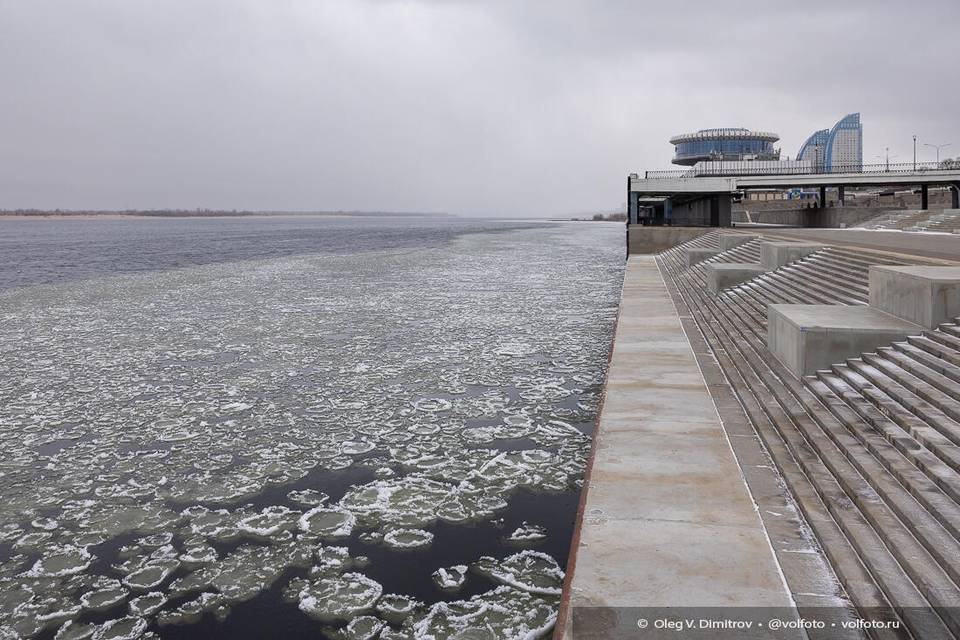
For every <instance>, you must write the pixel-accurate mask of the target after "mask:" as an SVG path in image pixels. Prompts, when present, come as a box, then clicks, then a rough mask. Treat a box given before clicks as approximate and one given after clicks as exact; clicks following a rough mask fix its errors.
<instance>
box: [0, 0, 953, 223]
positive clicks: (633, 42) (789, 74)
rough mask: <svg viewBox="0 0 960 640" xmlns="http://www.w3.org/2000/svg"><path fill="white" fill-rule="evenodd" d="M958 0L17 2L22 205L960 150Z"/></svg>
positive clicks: (527, 200) (10, 155)
mask: <svg viewBox="0 0 960 640" xmlns="http://www.w3.org/2000/svg"><path fill="white" fill-rule="evenodd" d="M957 25H960V2H958V1H957V0H939V1H927V0H914V2H902V1H891V0H863V1H858V0H843V2H838V1H820V0H807V1H804V2H789V3H788V2H776V1H772V0H764V1H762V2H707V1H693V0H686V1H676V0H674V1H672V2H665V1H659V2H645V1H641V0H592V1H588V0H584V1H582V2H574V1H566V0H552V1H539V0H504V1H502V2H500V1H486V0H419V1H416V0H330V1H327V0H302V1H300V0H256V1H254V0H99V1H90V0H0V208H14V207H49V208H54V207H60V208H73V209H77V208H104V209H119V208H161V207H182V208H195V207H209V208H225V209H233V208H238V209H365V210H407V211H448V212H454V213H459V214H464V215H483V214H493V215H549V214H560V213H570V212H588V211H594V210H612V209H616V208H618V207H620V206H621V204H622V202H623V201H624V195H623V191H624V185H625V178H626V175H627V174H628V173H629V172H631V171H642V170H644V169H655V168H669V166H670V159H671V156H672V149H673V148H672V147H671V146H670V144H669V143H668V138H669V137H670V136H671V135H673V134H676V133H681V132H687V131H695V130H697V129H702V128H707V127H722V126H743V127H749V128H755V129H762V130H769V131H774V132H777V133H779V134H780V136H781V142H780V143H779V144H781V145H782V147H783V153H784V155H790V156H794V155H795V154H796V152H797V150H798V149H799V147H800V145H801V143H802V142H803V141H804V139H805V138H806V136H807V135H808V134H809V133H810V132H812V131H813V130H815V129H818V128H826V127H829V126H831V125H832V124H833V123H834V122H835V121H836V120H837V119H839V118H840V117H841V116H843V115H844V114H846V113H849V112H853V111H860V112H861V113H862V119H863V123H864V160H865V162H875V161H879V160H877V158H876V156H878V155H880V154H883V153H884V148H885V147H886V146H889V147H890V153H891V154H893V155H895V156H896V158H895V160H894V161H900V160H902V161H911V160H912V139H911V136H912V134H917V135H918V136H919V139H920V145H921V146H920V147H919V151H918V155H919V156H920V159H921V160H928V159H933V157H934V153H935V152H934V150H933V149H931V148H930V147H926V146H923V143H924V142H929V143H945V142H951V143H953V145H952V146H951V147H947V148H946V149H944V154H945V155H951V156H956V155H960V82H958V79H960V38H958V37H957Z"/></svg>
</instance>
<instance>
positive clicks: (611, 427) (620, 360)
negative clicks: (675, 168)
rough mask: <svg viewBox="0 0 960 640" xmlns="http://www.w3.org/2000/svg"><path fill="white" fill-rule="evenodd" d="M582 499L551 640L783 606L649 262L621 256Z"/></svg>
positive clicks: (764, 541) (727, 450)
mask: <svg viewBox="0 0 960 640" xmlns="http://www.w3.org/2000/svg"><path fill="white" fill-rule="evenodd" d="M584 492H585V495H584V497H583V502H582V508H581V516H580V522H579V523H578V525H579V528H578V534H577V536H576V537H575V540H574V546H573V548H572V550H571V558H570V562H569V564H568V583H567V588H566V589H565V591H564V594H565V595H564V603H563V606H562V611H561V619H560V620H559V624H560V627H559V632H560V634H562V636H563V637H565V638H574V637H576V635H575V631H574V630H575V628H577V627H579V628H581V629H585V628H590V629H591V632H590V635H589V637H596V638H600V637H605V638H619V637H634V635H632V634H635V632H636V626H635V625H636V623H637V620H636V613H635V612H636V609H632V610H627V609H626V608H636V607H670V606H677V605H679V604H683V605H685V606H692V607H702V606H752V607H766V606H770V607H790V606H792V600H791V597H790V595H789V593H788V590H787V587H786V586H785V582H784V579H783V576H782V573H781V571H780V567H779V565H778V563H777V559H776V557H775V555H774V553H773V550H772V549H771V545H770V540H769V539H768V537H767V533H766V530H765V529H764V525H763V522H762V521H761V519H760V516H759V515H758V513H757V510H756V508H755V503H754V500H753V497H752V496H751V494H750V492H749V490H748V488H747V485H746V483H745V481H744V478H743V474H742V472H741V468H740V466H739V465H738V462H737V459H736V458H735V457H734V454H733V451H732V450H731V447H730V442H729V440H728V434H727V433H726V431H725V429H724V425H723V424H722V423H721V421H720V418H719V416H718V413H717V409H716V407H715V405H714V401H713V399H712V397H711V395H710V392H709V390H708V388H707V384H706V383H705V381H704V378H703V374H702V373H701V370H700V368H699V366H698V363H697V360H696V357H695V354H694V352H693V349H692V347H691V344H690V341H689V340H688V337H687V335H686V334H685V332H684V329H683V326H682V325H681V322H680V318H679V315H678V313H677V309H676V307H675V306H674V303H673V301H672V299H671V297H670V294H669V291H668V289H667V286H666V284H665V283H664V280H663V278H662V276H661V273H660V271H659V269H658V267H657V263H656V259H655V257H653V256H633V257H631V258H630V259H629V260H628V262H627V268H626V274H625V277H624V285H623V294H622V298H621V306H620V319H619V323H618V326H617V334H616V338H615V341H614V347H613V355H612V359H611V363H610V369H609V372H608V376H607V384H606V391H605V397H604V402H603V408H602V411H601V414H600V420H599V424H598V429H597V432H596V434H595V441H594V448H593V457H592V460H591V463H590V468H589V470H588V475H587V481H586V484H585V489H584ZM581 625H582V626H581ZM584 637H587V636H584Z"/></svg>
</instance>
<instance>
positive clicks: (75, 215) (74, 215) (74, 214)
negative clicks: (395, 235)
mask: <svg viewBox="0 0 960 640" xmlns="http://www.w3.org/2000/svg"><path fill="white" fill-rule="evenodd" d="M283 217H324V218H373V217H382V218H452V217H456V216H454V215H452V214H449V213H416V212H398V211H213V210H210V211H207V210H201V211H178V210H158V211H58V210H53V211H44V210H33V209H31V210H17V211H10V210H7V211H2V210H0V219H8V218H9V219H25V218H30V219H33V218H69V219H75V220H90V219H101V220H113V219H119V218H283Z"/></svg>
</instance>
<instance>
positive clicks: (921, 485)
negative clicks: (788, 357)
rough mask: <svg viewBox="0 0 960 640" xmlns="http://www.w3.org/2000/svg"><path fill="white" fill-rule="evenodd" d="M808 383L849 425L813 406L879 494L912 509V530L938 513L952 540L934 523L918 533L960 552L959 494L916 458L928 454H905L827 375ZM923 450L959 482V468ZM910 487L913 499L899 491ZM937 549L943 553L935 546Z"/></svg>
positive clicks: (907, 517) (950, 480) (908, 518)
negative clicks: (891, 482)
mask: <svg viewBox="0 0 960 640" xmlns="http://www.w3.org/2000/svg"><path fill="white" fill-rule="evenodd" d="M804 383H805V384H806V387H807V389H809V390H810V391H811V392H812V393H813V395H814V396H815V397H816V398H817V399H818V400H819V401H820V402H821V403H822V404H823V406H824V407H826V408H827V409H828V410H829V412H830V416H831V419H832V420H836V421H839V425H842V427H843V430H838V425H835V424H833V423H832V422H831V420H828V419H826V418H825V417H824V416H823V414H821V409H820V407H818V406H812V405H811V406H809V410H810V414H811V416H813V417H814V419H815V420H816V421H817V422H818V423H819V424H820V426H821V428H822V429H823V430H824V431H825V432H826V433H827V435H828V436H830V438H831V439H832V440H833V441H834V443H835V444H836V445H837V447H839V448H840V449H841V450H842V451H843V452H844V455H846V456H847V457H848V458H849V459H850V461H851V462H852V463H853V464H854V466H856V467H857V470H858V471H860V473H861V475H863V477H864V478H865V479H866V480H867V481H868V482H870V484H871V485H872V486H873V487H874V489H876V490H877V492H878V493H880V494H881V495H883V496H884V498H885V499H886V500H887V502H888V504H892V505H894V507H895V508H898V509H907V510H908V511H906V512H903V513H901V514H900V515H901V519H902V520H903V521H904V522H905V523H906V524H907V525H908V526H909V527H911V529H915V528H918V529H924V528H925V527H927V526H932V525H931V522H930V520H929V517H930V516H932V517H933V518H935V519H936V520H937V522H938V524H939V525H940V526H942V527H944V528H945V529H946V530H947V531H948V532H949V536H948V538H947V539H941V538H942V535H941V534H940V533H938V530H937V528H936V527H933V531H932V532H923V531H922V532H921V533H920V534H919V535H918V538H919V539H921V540H927V542H928V543H930V544H941V543H942V544H946V545H947V546H948V548H949V549H954V548H956V549H957V552H958V554H960V543H958V540H957V539H958V537H960V505H958V504H957V502H956V500H955V498H954V497H953V496H951V495H948V494H947V493H945V492H944V491H942V490H941V487H940V486H937V483H936V481H935V480H934V478H932V477H930V476H928V475H926V474H925V473H924V472H923V471H922V470H921V469H920V468H918V466H917V465H916V460H917V458H918V457H920V458H921V459H922V456H908V455H904V453H903V451H902V450H898V448H897V447H895V446H894V445H893V444H892V442H891V441H888V440H887V439H886V438H885V436H887V435H888V434H883V435H881V434H880V433H878V432H877V431H876V430H874V429H872V428H870V427H871V425H869V424H865V423H864V421H863V420H862V419H861V418H860V416H859V415H858V414H857V413H855V412H854V411H853V410H852V409H851V408H850V407H849V406H848V405H847V403H846V402H844V400H842V399H841V398H840V397H838V396H837V395H836V394H834V393H833V392H832V391H831V389H830V388H829V387H828V386H827V385H826V384H824V382H822V381H821V380H818V379H817V378H816V377H813V376H807V377H806V378H804ZM893 428H894V429H895V433H894V434H889V435H890V437H892V438H896V439H899V440H909V436H907V434H905V433H904V432H903V431H900V430H899V429H896V427H893ZM897 432H898V433H897ZM923 453H925V454H926V458H927V460H926V461H928V462H932V463H933V464H939V465H940V468H941V469H942V470H943V471H944V472H945V473H948V474H949V475H948V476H946V477H944V478H941V480H942V481H943V482H944V484H946V485H947V486H951V485H956V484H958V481H960V475H958V474H957V472H956V471H954V470H952V469H950V468H949V467H946V466H945V465H943V464H942V463H940V462H939V461H938V460H937V459H936V458H935V457H934V456H933V455H932V454H930V453H929V452H923ZM880 465H882V467H883V470H881V468H880ZM886 473H890V474H892V475H893V476H894V477H895V478H896V480H897V482H898V483H899V485H900V486H893V485H888V484H887V483H888V482H889V480H890V479H889V478H886V477H885V475H884V474H886ZM904 489H906V490H907V491H908V492H909V495H910V498H909V499H908V498H907V497H906V495H905V494H900V493H899V492H900V491H902V490H904ZM914 501H917V502H919V503H920V504H921V505H922V506H923V509H924V510H923V511H916V510H915V508H916V505H914V504H913V502H914ZM934 554H935V555H942V554H941V553H940V552H938V551H935V550H934ZM945 562H947V563H949V564H950V565H956V564H958V563H960V555H958V557H957V558H956V559H953V558H947V559H945ZM958 571H960V567H957V566H953V568H951V569H949V571H948V572H949V573H950V574H951V575H952V576H953V577H954V579H956V577H957V576H956V575H954V574H955V573H957V572H958Z"/></svg>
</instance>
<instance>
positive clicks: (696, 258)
mask: <svg viewBox="0 0 960 640" xmlns="http://www.w3.org/2000/svg"><path fill="white" fill-rule="evenodd" d="M718 253H720V252H719V251H718V250H717V249H687V266H688V267H692V266H693V265H695V264H697V263H698V262H703V261H704V260H706V259H707V258H712V257H713V256H715V255H717V254H718Z"/></svg>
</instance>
